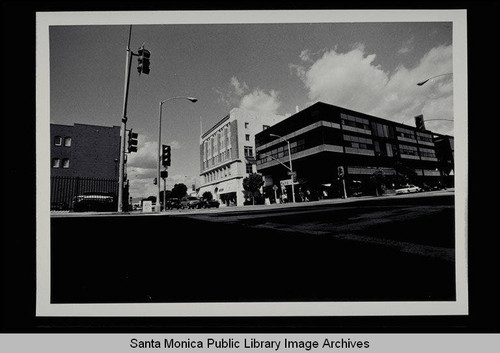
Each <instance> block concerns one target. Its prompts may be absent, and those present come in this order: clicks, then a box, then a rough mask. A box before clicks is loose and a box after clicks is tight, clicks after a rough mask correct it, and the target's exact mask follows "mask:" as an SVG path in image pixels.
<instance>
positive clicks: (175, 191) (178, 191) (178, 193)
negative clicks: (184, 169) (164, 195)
mask: <svg viewBox="0 0 500 353" xmlns="http://www.w3.org/2000/svg"><path fill="white" fill-rule="evenodd" d="M186 194H187V186H186V185H184V184H182V183H180V184H175V185H174V187H173V188H172V193H171V194H170V197H175V198H178V199H182V198H183V197H184V196H186Z"/></svg>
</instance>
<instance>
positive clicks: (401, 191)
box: [396, 185, 422, 194]
mask: <svg viewBox="0 0 500 353" xmlns="http://www.w3.org/2000/svg"><path fill="white" fill-rule="evenodd" d="M420 191H422V189H421V188H419V187H418V186H415V185H405V186H403V187H401V188H399V189H396V194H409V193H411V192H420Z"/></svg>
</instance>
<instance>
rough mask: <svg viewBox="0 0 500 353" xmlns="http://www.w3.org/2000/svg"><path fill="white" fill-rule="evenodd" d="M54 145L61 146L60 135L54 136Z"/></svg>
mask: <svg viewBox="0 0 500 353" xmlns="http://www.w3.org/2000/svg"><path fill="white" fill-rule="evenodd" d="M54 146H62V137H61V136H56V137H54Z"/></svg>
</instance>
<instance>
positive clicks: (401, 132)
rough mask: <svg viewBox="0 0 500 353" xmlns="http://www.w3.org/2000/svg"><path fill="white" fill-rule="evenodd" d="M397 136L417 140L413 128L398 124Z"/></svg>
mask: <svg viewBox="0 0 500 353" xmlns="http://www.w3.org/2000/svg"><path fill="white" fill-rule="evenodd" d="M396 136H398V137H402V138H405V139H409V140H413V141H415V134H414V133H413V130H409V129H405V128H404V127H399V126H396Z"/></svg>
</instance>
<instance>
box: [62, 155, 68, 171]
mask: <svg viewBox="0 0 500 353" xmlns="http://www.w3.org/2000/svg"><path fill="white" fill-rule="evenodd" d="M62 167H63V168H64V169H68V168H69V159H68V158H64V159H63V165H62Z"/></svg>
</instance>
